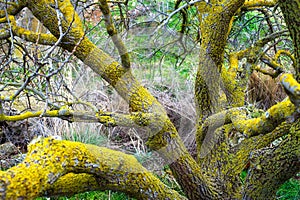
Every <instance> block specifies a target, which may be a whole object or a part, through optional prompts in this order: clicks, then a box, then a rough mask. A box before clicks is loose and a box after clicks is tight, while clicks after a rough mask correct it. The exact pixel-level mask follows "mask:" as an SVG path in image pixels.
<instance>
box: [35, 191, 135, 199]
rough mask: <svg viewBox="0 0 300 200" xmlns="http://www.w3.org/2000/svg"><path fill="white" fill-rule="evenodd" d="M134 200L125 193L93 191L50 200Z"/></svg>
mask: <svg viewBox="0 0 300 200" xmlns="http://www.w3.org/2000/svg"><path fill="white" fill-rule="evenodd" d="M79 199H80V200H92V199H93V200H134V198H130V197H128V196H127V195H125V194H124V193H121V192H112V191H103V192H102V191H92V192H84V193H80V194H76V195H74V196H71V197H58V198H50V200H79ZM36 200H46V198H37V199H36Z"/></svg>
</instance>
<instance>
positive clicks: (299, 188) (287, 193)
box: [276, 178, 300, 200]
mask: <svg viewBox="0 0 300 200" xmlns="http://www.w3.org/2000/svg"><path fill="white" fill-rule="evenodd" d="M276 196H277V199H280V200H298V199H300V181H299V180H297V179H293V178H291V179H289V180H288V181H286V182H285V183H284V184H283V185H282V186H281V187H280V188H279V190H278V191H277V193H276Z"/></svg>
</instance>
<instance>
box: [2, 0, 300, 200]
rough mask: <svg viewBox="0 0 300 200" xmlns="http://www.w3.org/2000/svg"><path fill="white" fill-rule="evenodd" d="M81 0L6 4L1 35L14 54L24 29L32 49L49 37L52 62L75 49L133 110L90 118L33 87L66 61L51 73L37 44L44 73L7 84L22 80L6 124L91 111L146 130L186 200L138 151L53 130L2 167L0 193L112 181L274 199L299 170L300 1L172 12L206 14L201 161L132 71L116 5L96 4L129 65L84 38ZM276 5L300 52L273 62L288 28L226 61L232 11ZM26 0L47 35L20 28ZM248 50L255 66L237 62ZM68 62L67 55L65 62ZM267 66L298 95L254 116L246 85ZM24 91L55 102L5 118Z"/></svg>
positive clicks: (149, 190)
mask: <svg viewBox="0 0 300 200" xmlns="http://www.w3.org/2000/svg"><path fill="white" fill-rule="evenodd" d="M126 2H127V1H126ZM78 3H79V1H76V2H75V3H73V4H72V3H71V2H70V0H65V1H54V0H53V1H52V0H39V1H36V0H27V1H24V0H21V1H16V2H14V1H5V2H3V4H4V6H3V7H2V10H1V11H0V15H1V23H2V24H3V26H2V30H1V36H0V37H1V39H3V40H6V41H9V43H8V44H9V45H10V50H11V47H16V46H19V47H20V48H22V47H21V46H22V45H18V43H19V42H18V40H19V39H18V40H16V37H18V38H20V39H22V40H24V41H27V42H31V43H32V44H33V45H49V46H51V48H50V50H51V51H50V53H48V54H47V55H46V57H47V58H49V57H50V56H53V54H52V53H53V52H54V51H56V50H57V47H59V48H60V49H61V50H62V51H58V52H57V53H60V54H64V53H65V52H64V51H63V50H66V51H68V52H69V53H68V55H67V58H69V57H70V56H72V55H73V56H75V57H76V58H77V59H79V60H81V61H82V62H83V63H84V64H86V65H87V66H89V67H90V68H91V69H93V70H94V71H95V72H96V73H97V74H99V75H100V76H101V77H103V78H104V79H105V80H106V81H107V82H108V83H109V84H110V85H111V86H112V87H113V88H114V89H115V90H116V91H117V92H118V93H119V95H120V96H121V97H122V98H123V99H124V100H125V101H126V102H127V103H128V105H129V108H130V112H128V113H127V114H120V113H108V112H102V111H99V110H97V109H96V108H95V110H94V111H95V112H94V114H93V115H88V114H86V113H84V112H78V111H75V110H72V108H71V106H70V105H68V104H65V105H62V104H54V103H53V104H52V102H51V101H50V99H48V98H47V96H44V95H43V94H40V93H39V92H38V91H36V90H35V88H34V86H36V85H35V84H33V83H32V81H33V79H34V78H35V77H36V76H37V75H41V74H43V76H44V77H45V80H48V82H47V81H46V82H45V84H46V85H47V84H52V82H51V81H49V80H50V78H51V77H52V75H53V74H57V73H59V71H60V70H59V69H60V68H58V69H56V70H55V68H54V70H52V71H51V70H50V71H48V72H47V73H48V74H47V73H46V70H44V71H43V69H45V66H47V65H50V66H51V63H47V62H46V61H45V60H39V59H37V58H38V56H39V52H38V51H34V49H33V50H32V51H33V54H32V55H33V56H32V57H30V55H29V53H28V54H27V55H26V56H23V57H22V59H23V60H24V63H25V60H26V59H28V58H29V59H30V60H31V61H30V62H26V63H30V64H31V65H34V66H36V68H35V71H30V70H28V71H27V70H26V71H27V72H28V73H29V74H26V75H25V76H24V77H19V79H20V80H22V81H23V83H22V84H19V85H18V84H15V85H14V84H13V83H11V84H9V82H8V81H7V82H6V85H4V87H5V88H6V87H12V86H14V87H18V90H16V92H15V93H13V94H11V95H10V96H9V95H7V96H5V95H2V94H1V115H0V120H1V121H18V120H22V119H27V118H31V117H39V116H42V117H60V118H62V119H66V120H69V121H72V120H74V119H75V118H76V119H81V120H85V119H88V120H94V121H97V122H99V123H103V124H105V125H107V126H134V127H139V128H141V127H142V128H144V129H147V132H141V134H145V135H144V137H146V138H147V145H148V147H149V148H150V149H151V150H153V151H157V152H159V154H160V155H161V156H162V157H163V158H164V160H165V161H166V162H167V163H169V166H170V169H171V170H172V173H173V174H174V176H175V178H176V180H177V181H178V183H179V184H180V186H181V187H182V189H183V191H184V193H185V195H186V197H185V196H182V195H180V194H179V193H178V192H176V191H174V190H172V189H171V188H169V187H167V186H165V185H164V184H163V183H162V182H161V181H160V180H159V179H158V178H156V177H155V176H154V175H153V174H152V173H150V172H149V171H147V170H146V169H145V168H144V167H142V166H141V164H139V163H138V161H137V160H136V159H135V158H133V157H132V156H129V155H126V154H124V153H121V152H118V151H114V150H110V149H106V148H102V147H97V146H93V145H87V144H82V143H78V142H70V141H64V140H56V139H54V138H52V137H50V138H41V139H37V140H35V141H33V142H32V143H31V144H30V145H29V147H28V153H27V156H26V158H25V160H24V161H23V162H22V163H20V164H19V165H17V166H15V167H12V168H10V169H9V170H7V171H1V172H0V186H1V189H0V196H1V198H2V199H31V198H35V197H38V196H43V195H46V196H55V195H63V194H72V193H76V192H82V191H89V190H106V189H112V190H119V191H123V192H125V193H127V194H129V195H132V196H133V197H136V198H138V199H186V198H188V199H257V198H260V199H268V198H270V197H271V196H274V195H275V192H276V189H277V188H278V187H279V186H280V185H281V184H282V183H283V182H284V181H286V180H287V179H289V178H290V177H292V176H294V175H295V174H296V173H297V172H299V170H300V163H299V153H300V152H299V138H300V137H299V135H300V130H299V129H300V127H299V124H300V123H299V113H298V107H299V100H300V94H299V91H300V85H299V83H298V82H299V81H300V78H299V77H300V67H299V63H300V56H299V51H300V50H299V49H300V48H299V44H300V42H299V27H300V26H299V25H300V21H299V20H300V16H299V13H300V12H299V5H300V2H299V1H298V0H288V1H278V2H277V1H270V0H262V1H260V0H253V1H252V0H249V1H240V0H223V1H210V2H204V1H189V2H186V4H184V5H182V4H180V3H184V2H181V1H177V10H175V11H176V12H181V11H182V16H183V19H186V18H185V17H184V16H185V15H184V13H185V12H184V9H186V8H188V7H190V6H195V7H196V8H197V11H198V18H199V21H200V24H199V31H200V34H199V39H200V40H201V42H200V47H201V48H200V54H199V61H200V62H199V67H198V71H197V76H196V80H195V100H196V106H197V112H198V122H197V134H196V141H197V150H198V151H197V159H194V158H193V157H192V156H191V155H190V153H189V152H188V151H187V149H186V147H185V146H184V144H183V142H182V140H181V138H180V136H179V135H178V132H177V130H176V128H175V127H174V124H173V123H172V122H171V121H170V119H169V118H168V116H167V113H166V111H165V109H164V108H163V107H162V105H161V104H160V103H159V102H158V101H157V100H156V98H154V97H153V96H152V95H151V94H150V92H149V91H148V90H147V89H146V88H144V87H143V86H142V85H141V83H139V82H138V80H136V78H135V77H134V76H133V74H132V72H131V69H130V60H129V56H128V53H127V50H126V48H125V46H124V45H123V43H122V41H121V39H120V37H118V35H117V31H116V28H115V27H114V25H113V23H112V16H111V13H110V11H109V6H108V4H107V1H105V0H99V1H97V3H98V4H99V6H100V8H101V11H102V13H103V17H104V19H105V24H106V29H107V32H108V34H109V35H110V36H111V37H112V41H113V42H114V44H115V46H116V47H117V49H118V51H119V54H120V57H121V64H120V63H118V62H117V61H116V60H115V59H113V58H112V57H111V56H110V55H108V54H107V53H105V52H104V51H103V50H102V49H101V48H98V47H97V46H96V45H95V44H94V43H92V42H91V41H90V40H89V39H88V38H87V37H86V32H85V31H84V28H85V27H83V25H82V20H81V18H80V17H79V14H78V12H76V9H75V8H76V6H77V5H78ZM180 5H182V6H180ZM274 6H275V9H276V8H277V7H278V6H279V7H280V8H281V10H282V13H283V15H284V19H285V23H286V25H287V27H288V32H289V33H290V35H291V38H292V41H293V48H294V54H293V55H294V56H293V55H292V54H291V53H289V52H288V51H284V50H278V51H277V50H276V52H274V58H271V57H270V56H268V55H267V54H266V52H264V47H265V45H266V44H267V43H269V42H271V41H274V40H275V39H276V38H279V37H281V36H283V35H284V34H286V31H278V32H274V33H272V34H270V35H267V36H265V37H263V38H261V39H259V40H256V42H255V43H254V44H253V45H251V46H249V47H247V48H245V49H243V50H240V51H232V52H230V54H228V57H229V59H228V60H229V62H228V67H226V66H225V65H224V63H225V50H226V44H227V42H228V37H229V34H230V31H231V30H232V28H233V26H232V25H233V22H234V19H235V17H236V16H238V15H241V14H242V13H245V12H249V11H251V10H255V9H261V10H264V9H263V8H266V7H270V8H272V7H274ZM25 7H26V8H28V9H29V10H30V11H31V12H32V14H33V15H34V16H35V18H36V19H38V20H39V22H40V23H41V24H42V25H43V26H44V27H45V28H46V29H47V30H48V31H47V30H46V31H44V32H43V31H41V32H38V33H35V32H33V31H29V30H26V29H24V28H21V27H20V26H18V25H17V22H16V20H15V17H16V16H18V14H19V13H20V12H21V11H22V9H24V8H25ZM175 11H174V13H175ZM172 14H173V13H171V14H170V15H169V17H170V18H171V17H172ZM267 14H268V13H267ZM167 20H169V18H168V19H167ZM166 23H167V22H166ZM184 23H185V22H184V20H183V24H184ZM163 25H164V24H162V25H161V26H160V27H162V26H163ZM23 50H24V51H26V49H23ZM4 52H6V51H4ZM281 54H284V55H287V56H288V57H290V58H291V60H292V61H293V65H292V67H293V69H294V76H293V75H292V74H288V73H284V72H285V71H286V69H284V68H283V67H282V65H281V64H280V62H279V56H280V55H281ZM243 58H246V64H244V65H241V64H240V65H239V63H241V60H242V59H243ZM68 60H69V59H67V60H66V61H65V62H63V61H62V63H64V65H67V62H68ZM262 62H264V63H266V64H267V65H268V66H269V67H271V68H273V69H274V70H273V73H269V74H270V75H272V76H273V77H276V76H279V75H281V78H280V80H281V83H282V85H283V87H284V89H285V91H286V93H287V94H288V97H289V98H288V99H285V100H283V101H281V102H279V103H278V104H276V105H274V106H272V107H270V108H269V109H268V110H266V111H265V112H264V113H263V114H262V115H261V116H259V117H254V118H251V117H249V116H248V115H247V110H246V109H245V107H244V100H245V95H246V94H245V88H246V85H247V84H246V83H247V80H248V77H249V75H250V74H251V72H252V70H253V69H256V70H257V71H262V72H265V73H267V72H266V71H264V69H263V68H259V65H258V63H262ZM14 63H17V61H16V60H14V59H13V58H12V57H8V60H7V65H9V64H10V67H12V66H13V64H14ZM3 66H4V67H5V66H6V65H3ZM27 68H28V69H29V68H30V66H27V65H24V66H23V69H24V70H25V69H27ZM47 69H48V68H47ZM249 69H251V70H249ZM21 70H22V69H21ZM294 77H295V78H294ZM16 78H18V77H16ZM3 79H4V78H3ZM1 81H5V80H1ZM29 83H30V84H29ZM1 84H3V83H1ZM62 85H63V84H62ZM45 87H46V86H45ZM46 88H47V87H46ZM48 88H49V87H48ZM25 92H27V94H29V95H30V94H34V95H35V96H38V98H39V99H40V100H43V101H45V102H46V106H47V108H46V109H42V110H38V111H26V112H23V113H20V114H15V115H7V114H5V113H4V111H3V109H5V107H4V106H5V103H9V102H12V101H15V99H16V98H18V97H19V95H20V94H21V93H25ZM48 92H49V93H50V92H52V91H48ZM3 94H4V93H3ZM66 101H67V100H66ZM78 101H80V100H78ZM91 107H93V106H91ZM238 136H239V137H241V138H240V139H239V140H238V142H236V143H234V142H233V140H234V139H233V138H234V137H238ZM278 138H284V139H283V141H282V142H280V144H278V145H274V143H273V142H274V141H275V140H276V139H278ZM270 144H273V145H270ZM249 163H250V166H249V169H248V175H247V177H246V178H245V180H243V181H242V180H241V179H240V174H241V172H242V171H243V170H244V169H245V168H246V167H248V166H247V165H248V164H249Z"/></svg>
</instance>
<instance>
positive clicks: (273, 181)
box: [244, 119, 300, 199]
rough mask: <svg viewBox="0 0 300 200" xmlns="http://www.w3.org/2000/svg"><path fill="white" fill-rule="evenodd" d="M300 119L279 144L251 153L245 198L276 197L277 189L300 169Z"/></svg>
mask: <svg viewBox="0 0 300 200" xmlns="http://www.w3.org/2000/svg"><path fill="white" fill-rule="evenodd" d="M299 125H300V121H299V119H298V120H297V121H296V122H295V123H293V124H292V126H291V128H290V129H289V130H288V131H287V132H288V133H289V135H288V136H287V138H285V139H284V141H283V142H281V143H280V144H279V145H278V146H276V147H274V148H265V149H262V150H257V151H255V152H253V153H252V154H251V157H250V160H251V166H250V170H249V172H248V176H247V178H246V181H245V190H244V192H245V194H244V199H257V198H262V199H269V198H274V196H273V197H272V196H270V194H273V195H275V193H276V190H277V189H278V188H279V186H281V184H283V183H284V182H285V181H287V180H288V179H289V178H290V177H292V176H294V175H295V174H296V173H298V172H299V170H300V160H299V157H300V149H299V143H300V126H299Z"/></svg>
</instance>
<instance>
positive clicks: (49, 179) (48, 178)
mask: <svg viewBox="0 0 300 200" xmlns="http://www.w3.org/2000/svg"><path fill="white" fill-rule="evenodd" d="M70 172H74V173H89V175H88V174H80V175H75V174H69V173H70ZM66 174H68V175H66ZM91 175H94V176H95V177H96V178H95V177H94V176H91ZM59 179H61V180H60V181H58V180H59ZM74 180H77V181H76V182H74ZM57 181H58V182H57ZM62 181H63V182H62ZM68 182H70V185H72V186H71V187H70V186H67V187H64V185H62V184H63V183H64V184H66V183H68ZM0 183H1V184H2V185H3V187H2V188H6V189H5V190H3V191H2V190H1V191H0V196H2V197H4V198H3V199H17V198H22V199H32V198H35V197H37V196H43V195H44V194H46V193H47V192H49V191H51V192H53V193H52V195H55V194H67V193H68V192H70V193H71V194H73V193H74V191H78V192H79V191H83V190H92V189H93V190H94V189H99V188H101V189H113V190H120V191H123V192H126V193H129V194H131V195H133V196H135V197H137V198H153V199H155V198H156V197H157V198H166V197H169V198H172V199H173V198H174V199H182V198H183V197H181V196H180V195H179V194H178V193H177V192H175V191H173V190H171V189H169V188H167V187H166V186H165V185H164V184H163V183H161V182H160V181H159V180H158V179H157V178H156V177H155V176H154V175H153V174H151V173H150V172H148V171H147V170H146V169H145V168H143V167H142V166H141V165H140V164H139V163H138V161H137V160H136V158H135V157H134V156H129V155H126V154H124V153H121V152H117V151H113V150H110V149H106V148H101V147H97V146H93V145H87V144H82V143H79V142H69V141H64V140H61V141H60V140H55V139H54V138H45V139H43V138H40V139H36V140H35V141H33V142H32V143H31V144H30V145H29V147H28V154H27V156H26V158H25V160H24V161H23V163H21V164H19V165H18V166H16V167H13V168H11V169H9V170H8V171H6V172H1V173H0ZM55 183H56V184H55ZM89 184H91V185H89ZM56 186H57V187H59V188H56ZM71 189H72V191H70V190H71ZM1 192H3V193H1Z"/></svg>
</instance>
